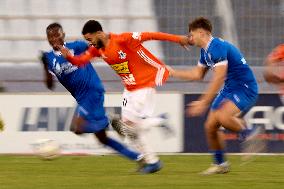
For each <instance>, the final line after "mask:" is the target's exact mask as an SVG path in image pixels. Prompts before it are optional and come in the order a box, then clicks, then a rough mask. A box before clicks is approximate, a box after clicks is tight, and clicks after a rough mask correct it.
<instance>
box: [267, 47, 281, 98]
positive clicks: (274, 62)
mask: <svg viewBox="0 0 284 189" xmlns="http://www.w3.org/2000/svg"><path fill="white" fill-rule="evenodd" d="M264 63H265V69H264V74H263V75H264V79H265V80H266V81H267V82H268V83H272V84H275V85H277V86H278V87H279V90H280V99H281V101H282V103H284V70H283V68H284V44H281V45H278V46H277V47H275V48H274V49H273V50H272V51H271V52H270V54H269V55H268V56H267V58H266V60H265V62H264Z"/></svg>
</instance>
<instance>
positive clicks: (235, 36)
mask: <svg viewBox="0 0 284 189" xmlns="http://www.w3.org/2000/svg"><path fill="white" fill-rule="evenodd" d="M198 16H205V17H208V18H209V19H210V20H211V21H212V22H213V26H214V35H215V36H218V37H222V38H224V39H225V40H228V41H230V42H232V43H234V44H235V45H236V46H238V47H239V48H240V49H241V50H242V52H243V54H244V55H245V57H246V59H247V62H248V63H249V64H250V65H251V66H252V67H253V69H254V71H255V73H256V75H257V77H258V79H259V81H260V86H261V91H263V92H265V91H271V90H272V91H275V89H274V88H271V87H270V86H267V85H266V84H265V83H263V81H262V74H261V66H262V64H263V60H264V57H265V56H266V55H267V54H268V53H269V51H270V50H271V49H272V48H273V47H274V46H276V45H277V44H279V43H281V42H282V39H283V34H284V30H283V23H284V19H283V17H284V1H283V0H272V1H271V0H202V1H199V0H143V1H139V0H104V1H101V0H0V81H1V90H2V91H3V90H5V91H6V92H30V91H34V92H42V91H43V92H45V91H47V89H46V88H45V86H44V85H43V84H42V82H41V81H42V69H41V65H40V63H39V61H38V54H39V51H40V50H48V49H49V45H48V43H47V41H46V36H45V28H46V26H47V25H48V24H50V23H52V22H59V23H61V24H62V25H63V28H64V29H65V32H66V35H67V40H73V39H81V38H82V37H81V29H82V26H83V24H84V23H85V22H86V21H87V20H88V19H97V20H99V21H100V22H101V23H102V25H103V27H104V30H105V31H107V32H108V31H109V32H115V33H120V32H125V31H161V32H168V33H174V34H187V32H188V31H187V30H188V23H189V22H190V21H191V20H192V19H194V18H195V17H198ZM146 46H147V47H149V48H150V49H151V51H152V52H153V53H154V54H155V55H156V56H158V57H159V58H160V59H162V60H163V61H164V62H165V63H166V64H169V65H173V66H177V67H181V68H184V67H189V66H192V65H195V64H196V62H197V59H198V56H199V55H198V53H199V51H198V50H197V49H196V48H191V50H190V52H188V51H186V50H184V49H183V48H181V47H180V46H178V45H176V44H173V43H168V42H147V43H146ZM96 65H97V67H98V68H97V69H98V70H99V73H100V75H101V76H102V78H103V80H104V83H105V85H106V89H107V91H109V92H117V91H121V89H122V85H121V84H120V81H119V80H118V78H117V77H116V76H115V75H114V73H113V72H112V71H111V70H110V69H109V68H108V67H107V66H106V64H104V63H101V64H96ZM185 85H186V86H187V87H184V86H185ZM204 87H205V86H204V83H199V84H196V83H195V84H193V85H192V84H191V83H184V82H181V81H175V80H172V82H169V84H168V85H165V86H164V87H162V88H161V89H160V90H165V91H171V90H178V91H180V90H181V91H183V92H199V91H201V90H200V88H201V89H203V88H204ZM56 90H57V91H64V89H63V88H62V87H61V86H60V85H59V86H58V87H57V88H56Z"/></svg>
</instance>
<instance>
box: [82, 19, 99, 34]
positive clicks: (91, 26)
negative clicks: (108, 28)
mask: <svg viewBox="0 0 284 189" xmlns="http://www.w3.org/2000/svg"><path fill="white" fill-rule="evenodd" d="M97 31H103V28H102V26H101V24H100V23H99V22H98V21H96V20H89V21H87V22H86V23H85V25H84V27H83V29H82V34H83V35H85V34H87V33H95V32H97Z"/></svg>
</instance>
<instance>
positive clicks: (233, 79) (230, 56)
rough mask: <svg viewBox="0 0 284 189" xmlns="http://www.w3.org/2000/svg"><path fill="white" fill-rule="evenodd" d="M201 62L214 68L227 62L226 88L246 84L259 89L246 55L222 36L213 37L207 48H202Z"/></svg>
mask: <svg viewBox="0 0 284 189" xmlns="http://www.w3.org/2000/svg"><path fill="white" fill-rule="evenodd" d="M199 64H201V65H203V66H206V67H208V68H213V67H215V66H218V65H221V64H227V65H228V70H227V78H226V80H225V85H224V89H225V90H226V89H229V90H230V89H235V88H236V87H237V86H246V87H247V88H251V89H252V90H254V91H257V83H256V79H255V77H254V75H253V72H252V70H251V69H250V68H249V66H248V64H247V62H246V60H245V58H244V56H243V55H242V53H241V52H240V50H239V49H238V48H236V47H235V46H234V45H232V44H230V43H229V42H227V41H224V40H223V39H220V38H212V40H211V41H210V42H209V44H208V46H207V48H206V49H203V48H202V49H201V53H200V59H199Z"/></svg>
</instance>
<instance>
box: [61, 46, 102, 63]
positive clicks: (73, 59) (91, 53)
mask: <svg viewBox="0 0 284 189" xmlns="http://www.w3.org/2000/svg"><path fill="white" fill-rule="evenodd" d="M59 49H60V51H61V53H62V56H64V57H65V58H66V59H67V60H68V61H69V62H70V63H72V64H74V65H76V66H85V65H86V64H88V63H90V60H91V59H92V58H93V57H96V56H98V53H97V50H96V49H95V47H89V49H88V50H87V51H85V52H84V53H83V54H81V55H78V56H73V55H72V54H71V52H70V51H69V49H68V48H66V47H63V46H61V47H59Z"/></svg>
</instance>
